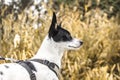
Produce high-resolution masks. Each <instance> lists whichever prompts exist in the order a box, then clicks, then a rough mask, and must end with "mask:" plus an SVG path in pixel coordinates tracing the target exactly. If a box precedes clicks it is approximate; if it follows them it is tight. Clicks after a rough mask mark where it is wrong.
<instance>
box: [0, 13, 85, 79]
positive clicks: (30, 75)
mask: <svg viewBox="0 0 120 80" xmlns="http://www.w3.org/2000/svg"><path fill="white" fill-rule="evenodd" d="M82 44H83V42H82V41H81V40H78V39H76V38H73V37H71V35H70V33H69V32H68V31H67V30H65V29H63V28H62V27H61V24H59V25H57V20H56V15H55V13H53V18H52V23H51V26H50V29H49V32H48V35H47V36H46V37H45V39H44V41H43V42H42V45H41V47H40V49H39V50H38V52H37V54H36V55H35V56H34V57H32V58H31V59H29V60H26V61H17V62H15V63H6V64H1V65H0V80H59V78H58V76H59V74H58V71H59V68H60V67H61V59H62V56H63V53H64V51H65V50H75V49H79V48H80V46H81V45H82ZM3 59H5V58H3Z"/></svg>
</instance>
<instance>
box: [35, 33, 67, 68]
mask: <svg viewBox="0 0 120 80" xmlns="http://www.w3.org/2000/svg"><path fill="white" fill-rule="evenodd" d="M64 51H65V50H64V49H61V48H60V47H58V46H56V45H55V42H54V41H52V40H51V39H50V38H49V37H48V35H47V36H46V37H45V39H44V40H43V42H42V44H41V47H40V49H39V50H38V52H37V54H36V55H35V56H34V57H33V58H38V59H45V60H48V61H50V62H54V63H56V64H57V65H58V66H59V67H61V59H62V56H63V53H64Z"/></svg>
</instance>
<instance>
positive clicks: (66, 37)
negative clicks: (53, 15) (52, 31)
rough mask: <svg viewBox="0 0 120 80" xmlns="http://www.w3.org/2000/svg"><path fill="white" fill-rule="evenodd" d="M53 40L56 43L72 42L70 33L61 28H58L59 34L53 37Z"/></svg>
mask: <svg viewBox="0 0 120 80" xmlns="http://www.w3.org/2000/svg"><path fill="white" fill-rule="evenodd" d="M52 38H53V40H54V41H55V42H60V41H63V42H65V41H71V40H72V37H71V35H70V33H69V32H68V31H67V30H65V29H63V28H61V27H59V26H58V27H57V34H56V35H54V36H52Z"/></svg>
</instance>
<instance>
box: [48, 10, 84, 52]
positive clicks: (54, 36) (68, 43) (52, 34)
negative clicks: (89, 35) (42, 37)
mask: <svg viewBox="0 0 120 80" xmlns="http://www.w3.org/2000/svg"><path fill="white" fill-rule="evenodd" d="M48 36H49V38H50V40H52V41H54V44H55V45H56V47H59V48H63V49H67V50H70V49H78V48H79V47H80V46H81V45H82V44H83V42H82V41H81V40H78V39H76V38H73V37H72V36H71V34H70V32H68V31H67V30H65V29H63V28H62V27H61V23H60V24H59V25H58V24H57V20H56V14H55V13H54V12H53V18H52V23H51V26H50V29H49V34H48Z"/></svg>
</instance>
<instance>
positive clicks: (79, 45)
mask: <svg viewBox="0 0 120 80" xmlns="http://www.w3.org/2000/svg"><path fill="white" fill-rule="evenodd" d="M69 47H71V48H79V47H80V45H79V46H70V45H69Z"/></svg>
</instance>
